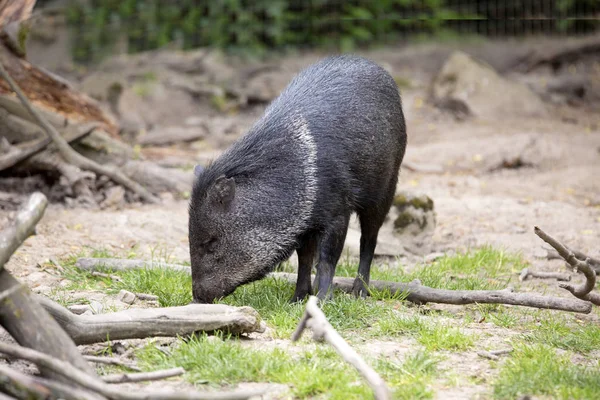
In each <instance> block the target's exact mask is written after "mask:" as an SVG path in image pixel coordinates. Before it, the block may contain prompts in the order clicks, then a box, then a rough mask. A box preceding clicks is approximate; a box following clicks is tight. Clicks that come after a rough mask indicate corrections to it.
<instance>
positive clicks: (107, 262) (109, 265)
mask: <svg viewBox="0 0 600 400" xmlns="http://www.w3.org/2000/svg"><path fill="white" fill-rule="evenodd" d="M75 266H76V267H77V268H79V269H83V270H85V271H90V272H92V271H97V270H110V271H114V272H117V271H131V270H136V269H155V268H158V269H160V268H167V269H170V270H174V271H181V272H186V273H188V274H191V273H192V269H191V268H190V267H188V266H186V265H178V264H166V263H161V262H155V261H144V260H124V259H120V258H85V257H83V258H78V259H77V262H76V263H75Z"/></svg>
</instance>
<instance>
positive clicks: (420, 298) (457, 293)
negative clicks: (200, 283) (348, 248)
mask: <svg viewBox="0 0 600 400" xmlns="http://www.w3.org/2000/svg"><path fill="white" fill-rule="evenodd" d="M75 265H76V266H77V267H79V268H81V269H83V270H87V271H95V270H96V269H101V268H107V269H111V270H113V271H130V270H135V269H144V268H169V269H173V270H176V271H181V272H186V273H188V274H191V268H190V267H188V266H184V265H176V264H162V263H154V262H147V261H144V260H121V259H116V258H79V259H78V260H77V262H76V264H75ZM270 276H272V277H275V278H280V279H284V280H286V281H288V282H291V283H296V280H297V275H296V274H290V273H285V272H274V273H271V274H270ZM311 279H313V280H314V275H313V276H312V277H311ZM353 284H354V279H353V278H342V277H334V278H333V285H334V287H335V288H337V289H340V290H342V291H344V292H347V293H352V286H353ZM370 287H371V289H375V290H379V291H389V292H390V293H391V294H394V295H400V294H403V293H404V294H406V295H407V297H406V300H408V301H410V302H413V303H417V304H426V303H445V304H458V305H463V304H474V303H488V304H511V305H517V306H525V307H534V308H544V309H552V310H562V311H571V312H577V313H583V314H588V313H590V312H591V311H592V307H591V305H590V304H589V303H586V302H583V301H578V300H574V299H567V298H559V297H546V296H540V295H536V294H530V293H512V292H510V291H507V290H446V289H434V288H430V287H427V286H422V285H420V284H417V283H416V282H411V283H402V282H388V281H371V282H370Z"/></svg>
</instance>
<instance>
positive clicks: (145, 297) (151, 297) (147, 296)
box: [135, 293, 158, 301]
mask: <svg viewBox="0 0 600 400" xmlns="http://www.w3.org/2000/svg"><path fill="white" fill-rule="evenodd" d="M135 297H137V298H138V299H140V300H146V301H158V296H156V295H153V294H148V293H136V294H135Z"/></svg>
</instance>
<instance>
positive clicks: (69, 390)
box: [0, 364, 106, 400]
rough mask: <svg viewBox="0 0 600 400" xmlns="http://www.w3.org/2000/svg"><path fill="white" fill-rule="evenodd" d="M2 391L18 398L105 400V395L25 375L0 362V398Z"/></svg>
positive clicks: (1, 398) (1, 399)
mask: <svg viewBox="0 0 600 400" xmlns="http://www.w3.org/2000/svg"><path fill="white" fill-rule="evenodd" d="M2 392H6V393H8V394H10V395H13V396H16V397H17V398H18V399H65V400H106V397H104V396H100V395H99V394H96V393H92V392H89V391H87V390H84V389H80V388H77V387H74V386H69V385H68V384H65V383H61V382H56V381H51V380H49V379H44V378H38V377H34V376H31V375H26V374H24V373H22V372H19V371H17V370H14V369H12V368H9V367H8V366H6V365H1V364H0V400H3V397H2ZM8 398H9V399H13V397H8Z"/></svg>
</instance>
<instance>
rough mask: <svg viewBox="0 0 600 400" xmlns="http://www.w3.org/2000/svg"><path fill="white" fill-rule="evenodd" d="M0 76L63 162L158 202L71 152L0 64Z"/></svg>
mask: <svg viewBox="0 0 600 400" xmlns="http://www.w3.org/2000/svg"><path fill="white" fill-rule="evenodd" d="M0 76H1V77H2V78H3V79H4V80H6V82H8V84H9V85H10V87H11V89H12V90H13V91H14V92H15V93H16V94H17V97H18V98H19V99H20V100H21V102H22V103H23V106H24V107H25V108H26V109H27V111H29V113H30V114H31V115H32V116H33V118H34V119H35V120H36V121H37V123H38V124H39V125H40V126H41V127H42V128H43V129H44V130H45V131H46V133H47V135H48V136H49V137H50V138H51V139H52V142H54V144H55V145H56V148H57V149H58V151H59V153H60V155H61V156H62V157H63V158H64V159H65V161H67V162H69V163H71V164H73V165H74V166H76V167H78V168H81V169H85V170H88V171H93V172H94V173H96V174H98V175H105V176H107V177H109V178H111V179H112V180H113V181H114V182H116V183H118V184H119V185H122V186H125V187H126V188H128V189H129V190H131V191H133V192H134V193H136V194H138V195H139V196H140V197H141V198H142V199H144V200H146V201H148V202H150V203H158V202H159V199H158V198H157V197H156V196H154V195H153V194H152V193H150V192H149V191H147V190H146V189H145V188H144V187H142V186H141V185H140V184H138V183H137V182H134V181H132V180H131V179H129V178H128V177H127V176H125V175H124V174H123V173H121V172H120V171H119V170H118V169H116V168H113V167H109V166H106V165H100V164H98V163H96V162H94V161H92V160H90V159H88V158H86V157H84V156H82V155H81V154H79V153H77V152H76V151H75V150H73V149H72V148H71V146H69V143H68V142H67V141H66V140H65V139H64V138H63V137H62V136H61V135H60V133H58V131H57V130H56V128H54V126H52V124H50V123H49V122H48V121H46V119H45V118H44V117H42V115H41V114H40V113H39V112H37V110H36V109H35V108H33V106H32V105H31V103H30V102H29V100H28V99H27V97H26V96H25V94H24V93H23V91H22V90H21V88H19V86H18V85H17V83H16V82H15V81H14V80H13V79H12V78H11V76H10V75H9V73H8V72H7V71H6V69H5V68H4V66H3V65H2V63H0Z"/></svg>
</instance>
